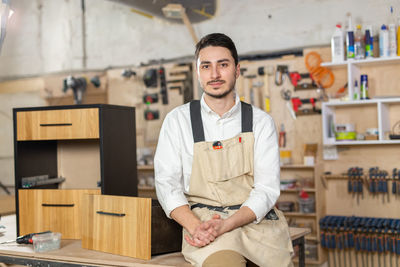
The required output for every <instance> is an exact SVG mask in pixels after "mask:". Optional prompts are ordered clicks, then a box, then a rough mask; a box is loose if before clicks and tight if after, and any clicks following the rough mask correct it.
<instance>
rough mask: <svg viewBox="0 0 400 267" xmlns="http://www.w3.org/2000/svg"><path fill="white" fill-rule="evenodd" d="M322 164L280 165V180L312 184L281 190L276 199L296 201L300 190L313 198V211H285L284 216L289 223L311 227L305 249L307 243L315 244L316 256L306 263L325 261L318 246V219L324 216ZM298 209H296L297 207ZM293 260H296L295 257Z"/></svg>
mask: <svg viewBox="0 0 400 267" xmlns="http://www.w3.org/2000/svg"><path fill="white" fill-rule="evenodd" d="M322 172H323V171H322V165H321V164H317V165H315V166H305V165H283V166H281V180H290V179H294V178H295V179H297V180H298V182H299V181H300V182H299V184H303V185H304V183H305V181H302V179H304V180H308V182H310V181H312V182H313V184H314V186H313V187H311V186H310V185H307V186H305V187H304V186H303V187H301V186H300V187H298V188H293V189H285V190H281V196H280V198H279V200H278V201H292V202H295V203H297V201H298V193H299V192H300V191H301V190H304V191H305V192H307V193H308V194H309V195H310V196H311V197H314V199H315V212H313V213H302V212H299V211H294V212H285V213H284V214H285V217H286V219H287V220H288V222H289V224H294V223H296V224H301V225H302V227H307V226H308V225H309V226H310V227H311V228H312V231H311V234H309V235H307V236H306V237H305V239H306V251H307V244H308V245H310V246H315V245H317V257H316V258H314V259H313V258H307V257H306V264H322V263H323V262H325V261H326V254H325V252H324V250H322V248H321V247H320V246H319V236H320V229H319V220H320V218H322V217H324V216H325V192H324V187H323V181H322V180H321V175H322ZM297 210H298V209H297ZM294 262H298V259H297V258H295V259H294Z"/></svg>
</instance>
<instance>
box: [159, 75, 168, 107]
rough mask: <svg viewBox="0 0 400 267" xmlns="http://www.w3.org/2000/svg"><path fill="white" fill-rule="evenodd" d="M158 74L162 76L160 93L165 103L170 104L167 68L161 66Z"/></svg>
mask: <svg viewBox="0 0 400 267" xmlns="http://www.w3.org/2000/svg"><path fill="white" fill-rule="evenodd" d="M158 75H159V76H160V93H161V99H162V103H163V105H168V91H167V82H166V79H165V69H164V68H163V67H160V68H159V69H158Z"/></svg>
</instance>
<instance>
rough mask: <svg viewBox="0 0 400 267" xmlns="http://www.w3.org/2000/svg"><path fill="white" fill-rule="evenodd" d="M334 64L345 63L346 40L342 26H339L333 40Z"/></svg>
mask: <svg viewBox="0 0 400 267" xmlns="http://www.w3.org/2000/svg"><path fill="white" fill-rule="evenodd" d="M331 50H332V62H342V61H344V40H343V31H342V25H340V24H337V25H336V29H335V32H334V33H333V35H332V38H331Z"/></svg>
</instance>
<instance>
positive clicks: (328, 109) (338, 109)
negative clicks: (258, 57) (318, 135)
mask: <svg viewBox="0 0 400 267" xmlns="http://www.w3.org/2000/svg"><path fill="white" fill-rule="evenodd" d="M399 63H400V57H391V58H371V59H364V60H349V61H344V62H339V63H333V62H324V63H322V64H321V65H322V66H325V67H329V68H331V69H338V68H344V67H346V68H347V76H348V77H347V80H348V99H350V100H349V101H331V102H325V103H323V104H322V128H323V129H322V134H323V143H324V145H387V144H400V140H390V139H389V133H390V131H391V130H392V127H393V125H394V124H395V123H396V121H397V120H398V118H396V117H395V116H394V115H393V114H395V113H398V112H399V111H400V95H399V94H398V92H397V91H396V88H397V87H396V88H389V89H390V90H389V91H390V92H391V93H394V94H395V95H396V97H393V96H390V97H388V96H387V95H385V94H387V92H386V91H387V89H388V88H378V86H377V85H375V88H374V89H375V95H374V96H373V97H374V98H372V99H367V100H351V99H353V94H354V83H355V81H356V80H358V79H359V78H360V74H361V73H364V72H363V69H362V68H363V67H369V68H370V67H373V68H375V67H378V68H382V67H383V66H386V67H388V66H392V65H397V66H400V64H399ZM369 76H372V79H374V78H376V76H383V75H377V73H373V74H372V75H369ZM390 78H395V77H390ZM381 79H382V78H381ZM370 80H371V79H370V78H369V82H370ZM359 84H360V83H359ZM394 84H396V83H394ZM391 86H394V85H393V83H392V85H391ZM389 95H391V94H389ZM336 123H354V124H355V126H356V132H358V133H363V132H365V131H366V129H367V128H377V129H378V133H379V135H378V140H348V141H336V138H335V135H334V131H333V125H334V124H336Z"/></svg>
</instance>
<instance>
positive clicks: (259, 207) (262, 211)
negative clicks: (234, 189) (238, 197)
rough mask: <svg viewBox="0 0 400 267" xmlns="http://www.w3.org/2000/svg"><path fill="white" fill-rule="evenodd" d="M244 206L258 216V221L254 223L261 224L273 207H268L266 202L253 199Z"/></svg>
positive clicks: (248, 200)
mask: <svg viewBox="0 0 400 267" xmlns="http://www.w3.org/2000/svg"><path fill="white" fill-rule="evenodd" d="M242 206H246V207H248V208H249V209H251V210H252V211H253V212H254V214H255V215H256V220H255V221H254V222H253V223H259V222H261V221H262V220H263V219H264V218H265V216H266V215H267V213H268V211H269V210H270V209H271V208H272V207H273V206H271V207H268V205H267V204H266V203H265V201H261V200H260V199H255V198H252V197H250V198H249V199H247V200H246V201H245V202H244V203H243V204H242Z"/></svg>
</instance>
